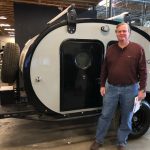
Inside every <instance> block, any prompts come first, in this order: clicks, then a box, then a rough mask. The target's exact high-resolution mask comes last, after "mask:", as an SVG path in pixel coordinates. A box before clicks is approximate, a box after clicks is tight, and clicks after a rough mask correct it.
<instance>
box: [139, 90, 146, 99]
mask: <svg viewBox="0 0 150 150" xmlns="http://www.w3.org/2000/svg"><path fill="white" fill-rule="evenodd" d="M145 97H146V92H145V91H143V90H140V91H139V92H138V100H139V101H141V100H143V99H144V98H145Z"/></svg>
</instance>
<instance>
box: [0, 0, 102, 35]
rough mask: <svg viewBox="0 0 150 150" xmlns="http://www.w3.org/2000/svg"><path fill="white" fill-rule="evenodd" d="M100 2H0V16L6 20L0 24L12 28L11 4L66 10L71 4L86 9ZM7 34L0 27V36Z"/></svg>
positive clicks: (66, 0) (88, 0)
mask: <svg viewBox="0 0 150 150" xmlns="http://www.w3.org/2000/svg"><path fill="white" fill-rule="evenodd" d="M99 1H101V0H0V16H5V17H7V19H5V20H1V19H0V24H4V23H5V24H10V25H11V27H12V28H13V27H14V9H13V4H14V2H16V3H26V4H36V5H46V6H57V7H61V8H67V7H68V6H70V5H71V4H75V6H76V7H77V8H85V9H86V8H88V7H90V6H96V5H97V4H98V2H99ZM5 34H7V31H4V30H3V27H0V35H5Z"/></svg>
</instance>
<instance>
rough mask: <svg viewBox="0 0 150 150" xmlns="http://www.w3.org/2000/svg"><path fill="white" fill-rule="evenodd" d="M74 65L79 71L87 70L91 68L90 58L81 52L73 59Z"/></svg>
mask: <svg viewBox="0 0 150 150" xmlns="http://www.w3.org/2000/svg"><path fill="white" fill-rule="evenodd" d="M75 64H76V66H77V67H79V68H80V69H83V70H85V69H87V68H89V67H90V66H91V57H90V56H89V54H87V53H85V52H82V53H79V54H78V55H77V56H76V57H75Z"/></svg>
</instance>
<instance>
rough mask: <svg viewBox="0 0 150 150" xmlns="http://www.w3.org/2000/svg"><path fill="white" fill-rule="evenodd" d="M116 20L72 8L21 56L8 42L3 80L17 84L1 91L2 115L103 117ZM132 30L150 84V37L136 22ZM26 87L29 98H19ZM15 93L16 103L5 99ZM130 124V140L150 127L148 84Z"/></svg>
mask: <svg viewBox="0 0 150 150" xmlns="http://www.w3.org/2000/svg"><path fill="white" fill-rule="evenodd" d="M117 24H118V22H116V21H112V20H101V19H77V18H76V13H75V10H74V8H73V7H69V8H68V9H67V20H64V21H62V22H59V23H56V24H51V22H50V23H49V26H48V27H47V28H46V29H45V30H44V31H43V32H41V33H40V34H38V35H37V36H35V37H33V38H32V39H30V40H29V41H28V42H27V43H26V45H25V47H24V48H23V50H22V51H21V55H20V56H19V51H20V50H19V46H18V45H17V44H13V43H7V44H6V46H5V50H4V55H3V63H2V70H1V78H2V81H3V82H6V83H10V84H12V83H14V82H15V81H16V85H17V86H16V89H13V90H10V91H9V90H7V91H1V108H3V107H4V110H3V111H2V110H1V111H0V118H8V117H15V118H27V119H28V118H30V119H31V118H32V117H33V119H39V120H48V121H51V119H52V118H51V116H53V119H52V120H65V119H66V120H67V119H77V118H82V117H93V116H99V115H100V113H101V108H102V97H101V95H100V94H99V87H100V77H99V75H100V72H101V68H100V66H101V64H102V62H103V59H104V55H105V52H106V49H107V47H108V46H110V45H111V44H113V43H115V42H116V41H117V39H116V36H115V27H116V25H117ZM131 30H132V34H131V37H130V39H131V41H133V42H137V43H140V44H141V45H142V46H143V47H144V49H145V54H146V60H147V71H148V80H147V83H150V44H149V42H150V35H148V34H147V33H146V32H144V31H142V30H140V29H139V28H136V27H134V26H131ZM18 63H19V67H18ZM18 70H19V71H18ZM18 72H19V73H18ZM20 78H21V79H22V80H23V85H24V87H23V89H22V88H20V81H19V79H20ZM22 91H23V92H25V93H26V97H25V98H24V97H22V96H21V93H22ZM12 97H14V101H13V104H12V101H8V102H7V103H5V101H7V99H10V98H12ZM10 104H11V105H10ZM35 114H36V118H35V117H34V115H35ZM116 121H117V119H116ZM132 122H133V125H132V126H133V132H132V133H131V135H130V137H132V138H137V137H140V136H142V135H143V134H145V133H146V131H147V130H148V129H149V125H150V85H149V84H147V89H146V98H145V100H143V101H142V104H141V107H140V109H139V111H137V112H136V113H135V114H134V116H133V119H132Z"/></svg>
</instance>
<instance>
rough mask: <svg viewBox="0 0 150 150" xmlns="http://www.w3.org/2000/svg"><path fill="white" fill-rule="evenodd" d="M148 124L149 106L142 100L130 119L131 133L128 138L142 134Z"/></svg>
mask: <svg viewBox="0 0 150 150" xmlns="http://www.w3.org/2000/svg"><path fill="white" fill-rule="evenodd" d="M149 126H150V106H149V104H148V103H147V102H145V101H144V102H142V106H141V108H140V110H139V111H137V112H136V113H135V114H134V116H133V119H132V133H131V134H130V135H129V138H130V139H135V138H139V137H141V136H142V135H144V134H145V133H146V132H147V130H148V129H149Z"/></svg>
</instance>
